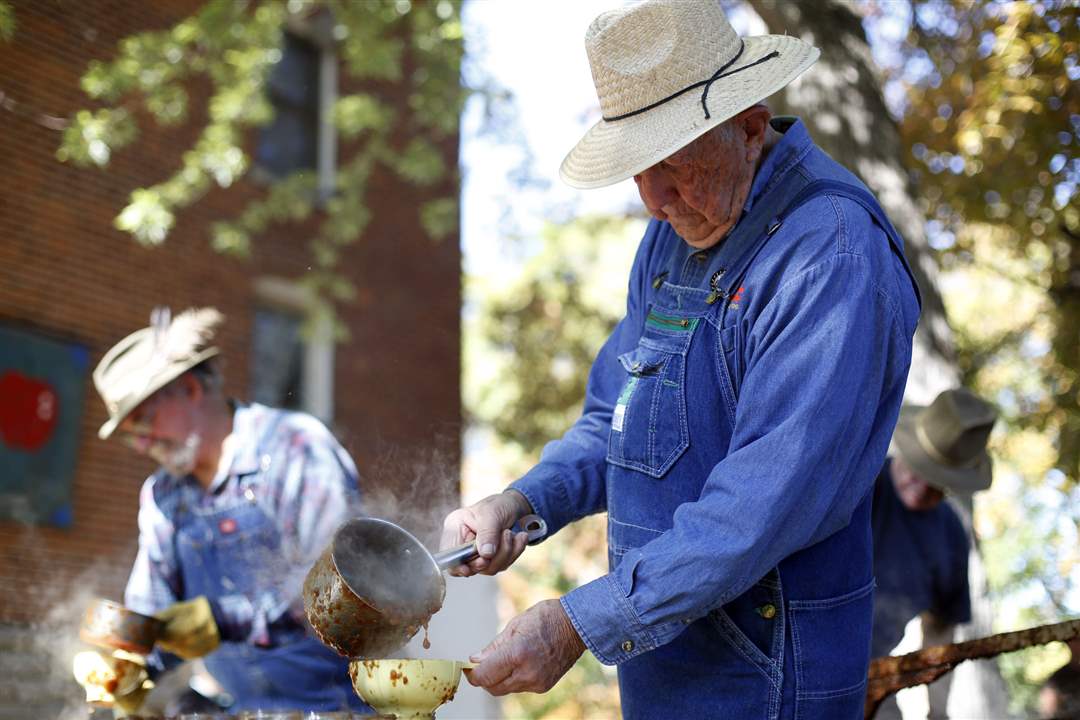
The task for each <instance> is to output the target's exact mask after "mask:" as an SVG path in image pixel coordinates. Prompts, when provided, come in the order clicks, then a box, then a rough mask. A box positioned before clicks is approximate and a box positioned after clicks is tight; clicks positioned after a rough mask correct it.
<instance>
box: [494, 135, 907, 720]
mask: <svg viewBox="0 0 1080 720" xmlns="http://www.w3.org/2000/svg"><path fill="white" fill-rule="evenodd" d="M773 155H774V157H772V160H771V166H770V168H769V172H766V173H764V177H761V178H759V179H760V181H761V182H762V183H767V184H766V185H765V187H763V188H759V197H758V199H757V200H756V201H755V203H754V204H753V206H752V207H751V209H750V210H749V211H748V213H747V214H745V215H744V217H743V219H742V220H740V222H739V224H738V225H737V226H736V227H735V229H734V230H733V232H732V234H731V235H729V237H728V238H726V239H725V241H724V242H723V243H721V244H720V245H718V246H716V247H714V248H712V249H710V250H708V251H702V252H697V251H694V249H693V248H691V247H689V246H687V245H686V243H684V242H683V241H682V240H681V238H679V237H678V236H677V235H676V234H675V233H674V231H673V230H672V229H671V227H670V225H668V224H666V223H652V224H651V225H650V231H649V234H647V237H646V240H645V241H643V243H642V249H641V250H640V251H639V256H638V258H637V260H635V271H634V273H635V276H634V277H632V279H631V288H630V299H629V302H628V315H627V318H626V319H624V320H623V322H622V323H620V326H619V328H617V329H616V331H615V333H614V334H613V336H612V338H611V339H609V341H608V343H607V344H606V345H605V347H604V349H603V350H602V351H601V353H600V355H599V356H598V358H597V361H596V364H595V365H594V368H593V372H592V374H591V376H590V387H589V391H588V397H587V399H586V407H585V413H584V415H583V417H582V418H581V420H579V421H578V423H577V424H576V425H575V427H574V428H573V429H572V430H571V431H570V432H568V433H567V435H566V436H564V438H563V439H562V440H560V441H556V442H555V443H552V444H551V445H549V446H548V447H547V448H545V452H544V455H543V457H542V460H541V463H540V464H539V465H538V466H537V467H536V468H534V469H533V470H532V471H530V473H529V474H527V475H526V476H525V477H524V478H522V479H521V480H519V481H518V482H517V483H515V484H514V487H515V488H517V489H519V490H520V491H521V492H523V493H524V494H525V496H526V497H527V498H528V499H529V500H530V502H531V503H532V505H533V507H534V508H535V509H536V511H537V512H538V513H540V514H541V515H542V516H544V517H545V519H546V520H547V521H548V524H549V527H552V528H553V529H558V528H559V527H561V526H562V525H564V524H565V523H566V522H569V521H570V520H572V519H574V518H575V517H579V516H581V515H584V514H588V513H590V512H596V511H599V510H602V509H605V508H606V510H607V511H608V551H609V563H610V567H611V573H609V574H608V575H606V576H604V577H602V578H600V579H598V580H596V581H593V582H591V583H588V584H586V585H583V586H582V587H580V588H577V589H575V590H573V591H571V592H570V593H568V594H567V595H566V596H564V597H563V599H562V604H563V607H564V609H565V610H566V611H567V614H568V616H569V617H570V619H571V622H572V623H573V624H574V627H575V629H577V631H578V633H579V634H580V635H581V636H582V638H583V640H585V642H586V644H587V645H588V647H589V649H590V650H591V651H592V652H593V653H594V654H595V655H596V656H597V657H598V658H599V659H600V660H601V661H602V662H605V663H609V664H617V665H618V670H619V686H620V695H621V700H622V712H623V716H624V717H627V718H642V719H644V718H659V717H686V718H738V719H739V720H743V719H746V720H758V719H760V720H776V719H777V718H785V719H789V718H798V719H799V720H843V719H844V718H849V719H852V720H853V719H854V718H860V717H862V705H863V694H864V691H865V681H866V670H867V665H868V662H869V648H870V630H871V617H872V599H873V584H874V583H873V575H872V562H871V534H870V523H869V517H870V495H869V490H870V488H871V486H872V483H873V479H874V477H875V476H876V475H877V472H878V470H879V469H880V467H881V463H882V461H883V460H884V457H885V453H886V450H887V447H888V442H889V438H890V437H891V434H892V429H893V426H894V425H895V422H896V418H897V414H898V413H899V408H900V402H901V398H902V395H903V388H904V383H905V381H906V376H907V369H908V365H909V363H910V354H911V336H912V333H913V332H914V328H915V323H916V320H917V316H918V299H917V290H916V289H915V287H914V280H913V279H912V278H911V274H910V269H909V268H908V266H907V263H906V261H905V260H904V259H903V251H902V243H901V241H900V239H899V237H898V236H897V235H896V233H895V231H894V230H893V229H892V226H891V225H889V223H888V221H887V220H886V219H885V218H884V215H883V214H882V213H881V212H880V209H879V208H878V206H877V203H876V202H875V201H874V200H873V198H872V197H871V196H870V195H869V193H867V192H866V191H865V189H864V188H862V187H861V185H858V184H857V183H858V181H857V180H855V179H854V177H853V176H851V175H850V174H849V173H847V172H846V171H844V170H843V169H842V168H840V167H839V166H838V165H836V163H834V162H833V161H832V160H831V159H829V158H828V157H827V156H826V155H825V154H824V153H822V152H821V151H820V150H817V149H816V148H815V147H813V146H812V143H811V142H810V140H809V137H808V136H807V135H806V132H805V129H804V128H802V126H801V124H797V123H796V124H795V125H794V126H792V127H790V129H788V133H787V135H786V136H785V138H784V140H782V141H781V144H779V145H778V146H777V148H776V149H775V150H774V152H773ZM760 174H761V173H759V175H760ZM823 180H825V181H826V182H825V183H824V184H822V183H821V181H823ZM837 181H841V182H837ZM757 182H758V179H756V180H755V183H757ZM804 192H805V194H802V193H804ZM823 193H826V194H827V195H828V197H827V198H826V199H825V201H822V198H823V195H822V194H823ZM811 200H816V202H814V203H813V207H811V206H810V205H808V203H810V201H811ZM784 208H788V210H787V211H786V212H780V211H781V210H782V209H784ZM860 208H863V209H860ZM799 210H803V212H799ZM789 215H790V216H791V217H790V219H789V217H788V216H789ZM871 218H873V220H871ZM849 224H850V226H849ZM874 226H876V227H877V228H878V230H876V231H873V232H872V231H871V228H872V227H874ZM852 231H854V232H852ZM815 253H816V254H815ZM808 352H809V353H812V354H811V355H810V356H809V357H807V356H806V355H805V353H808ZM819 357H820V365H818V364H816V363H817V360H818V358H819ZM757 363H767V366H768V367H767V369H761V368H759V367H756V366H755V364H757ZM601 478H602V479H601Z"/></svg>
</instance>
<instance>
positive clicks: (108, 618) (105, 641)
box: [79, 598, 165, 655]
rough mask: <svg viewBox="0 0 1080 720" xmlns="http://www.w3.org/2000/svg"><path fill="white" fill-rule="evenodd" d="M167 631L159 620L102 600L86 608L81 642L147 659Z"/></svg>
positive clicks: (81, 630)
mask: <svg viewBox="0 0 1080 720" xmlns="http://www.w3.org/2000/svg"><path fill="white" fill-rule="evenodd" d="M164 627H165V623H164V622H162V621H161V620H158V619H157V618H156V617H151V616H150V615H143V614H141V613H137V612H135V611H134V610H128V609H127V608H126V607H124V606H123V605H121V604H120V603H118V602H113V601H112V600H104V599H100V598H99V599H97V600H95V601H94V602H92V603H91V604H90V607H88V608H86V613H85V614H84V615H83V621H82V626H81V627H80V628H79V639H81V640H82V641H83V642H86V643H90V644H91V645H97V646H98V647H103V648H108V649H110V650H124V651H126V652H130V653H135V654H136V655H148V654H149V653H150V651H151V650H153V649H154V643H155V642H156V641H157V639H158V638H159V637H160V636H161V631H162V630H163V629H164Z"/></svg>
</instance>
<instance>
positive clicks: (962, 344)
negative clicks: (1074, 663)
mask: <svg viewBox="0 0 1080 720" xmlns="http://www.w3.org/2000/svg"><path fill="white" fill-rule="evenodd" d="M911 18H912V33H911V37H910V40H911V42H910V45H909V47H908V48H907V52H906V54H905V57H904V62H903V64H902V65H901V66H900V67H899V68H898V69H897V73H896V76H897V77H898V78H900V79H901V80H902V81H903V82H904V83H905V84H906V85H907V88H908V94H907V97H906V105H905V108H904V117H903V120H902V125H901V128H902V133H903V137H904V141H905V146H906V150H907V152H908V153H909V157H910V159H911V161H912V164H913V167H914V169H915V173H916V176H917V181H918V183H919V186H920V188H921V200H922V204H923V209H924V212H925V214H926V217H927V226H928V230H929V235H930V239H931V242H932V243H933V245H934V246H935V247H936V248H937V249H938V251H939V252H938V255H939V258H940V260H941V263H942V267H943V270H944V272H943V275H942V289H943V294H944V295H945V299H946V305H947V307H948V310H949V319H950V323H951V325H952V327H953V330H954V333H955V338H956V346H957V355H958V360H959V362H960V367H961V370H962V371H963V375H964V379H965V382H966V383H967V384H969V385H971V386H972V387H974V388H975V389H976V390H977V391H979V392H980V393H981V394H983V395H985V396H986V397H989V398H992V399H993V400H994V401H995V402H996V403H997V404H998V405H999V407H1000V408H1001V410H1002V414H1003V421H1004V422H1003V430H1004V432H1000V433H997V434H996V435H995V440H994V447H993V454H994V457H995V484H994V487H993V488H992V489H991V491H990V492H989V493H988V494H984V496H982V497H980V498H977V510H978V512H977V515H976V527H977V529H978V531H979V534H980V536H981V538H982V540H983V549H984V555H985V557H986V560H987V571H988V577H989V581H990V584H991V587H992V588H993V590H994V596H995V597H996V598H997V600H998V607H999V608H1002V609H1003V612H1000V614H999V616H998V622H999V624H1000V626H1001V629H1012V628H1015V627H1020V626H1030V625H1034V624H1038V623H1040V622H1049V621H1056V620H1059V619H1061V618H1062V617H1070V616H1075V615H1076V613H1077V612H1080V602H1078V601H1077V599H1076V592H1077V590H1078V589H1080V556H1078V554H1077V550H1076V548H1077V529H1076V528H1077V526H1076V518H1077V517H1080V494H1078V487H1080V486H1078V482H1077V481H1078V480H1080V374H1078V373H1080V330H1078V328H1080V206H1078V191H1077V184H1078V182H1080V153H1078V152H1077V147H1078V144H1080V90H1078V84H1077V80H1080V54H1078V51H1080V7H1078V6H1077V5H1076V4H1075V3H1069V2H1030V3H969V2H960V1H955V2H954V1H952V0H921V1H920V2H916V3H914V4H913V5H912V16H911ZM1061 660H1062V651H1061V650H1060V649H1053V648H1052V649H1049V650H1033V651H1030V652H1028V653H1025V654H1023V655H1020V654H1018V655H1016V656H1010V657H1007V658H1003V660H1002V668H1003V671H1004V673H1005V675H1006V678H1007V679H1008V680H1009V681H1010V686H1011V690H1012V693H1013V697H1014V701H1015V703H1014V710H1016V711H1022V710H1023V706H1024V705H1028V706H1030V703H1031V701H1032V700H1033V698H1034V694H1035V691H1036V689H1037V687H1038V684H1039V683H1040V682H1041V681H1042V680H1043V679H1045V677H1046V676H1047V675H1048V674H1049V672H1050V671H1052V670H1053V668H1054V666H1055V664H1057V665H1060V663H1061Z"/></svg>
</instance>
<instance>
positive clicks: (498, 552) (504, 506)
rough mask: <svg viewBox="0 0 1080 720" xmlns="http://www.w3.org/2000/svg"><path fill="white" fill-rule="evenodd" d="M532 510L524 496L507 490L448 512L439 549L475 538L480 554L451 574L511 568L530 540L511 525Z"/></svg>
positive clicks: (470, 573)
mask: <svg viewBox="0 0 1080 720" xmlns="http://www.w3.org/2000/svg"><path fill="white" fill-rule="evenodd" d="M532 511H533V509H532V506H531V505H530V504H529V501H528V500H526V499H525V496H524V495H522V494H521V493H519V492H518V491H517V490H507V491H506V492H502V493H499V494H498V495H489V496H488V497H486V498H484V499H483V500H481V501H480V502H478V503H476V504H474V505H470V506H469V507H464V508H460V509H458V510H455V511H454V512H452V513H450V514H449V515H447V516H446V520H445V521H444V522H443V532H442V540H441V541H440V543H439V549H440V550H447V549H449V548H454V547H457V546H458V545H461V544H463V543H466V542H469V541H470V540H475V541H476V543H477V545H478V547H479V550H480V557H478V558H476V559H475V560H473V561H472V562H470V563H469V564H467V565H458V566H457V567H456V568H451V569H450V570H449V573H450V574H451V575H456V576H458V577H469V576H470V575H476V574H477V573H480V574H482V575H494V574H495V573H498V572H502V571H503V570H505V569H506V568H508V567H510V566H511V565H512V564H513V563H514V561H515V560H517V559H518V556H519V555H521V553H522V552H523V551H524V550H525V545H526V544H527V543H528V542H529V536H528V534H527V533H524V532H519V533H516V534H515V533H514V532H512V531H511V530H510V528H511V527H513V525H514V523H516V522H517V521H518V520H520V519H521V518H523V517H525V516H526V515H528V514H530V513H531V512H532Z"/></svg>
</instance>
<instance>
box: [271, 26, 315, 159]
mask: <svg viewBox="0 0 1080 720" xmlns="http://www.w3.org/2000/svg"><path fill="white" fill-rule="evenodd" d="M267 94H268V95H269V96H270V103H271V104H272V105H273V106H274V119H273V120H272V121H270V124H269V125H267V126H265V127H264V128H263V129H262V132H261V133H259V141H258V145H257V146H256V149H255V159H256V161H257V162H258V163H259V165H260V166H261V167H262V168H264V169H265V170H267V171H268V172H269V173H270V174H271V175H272V176H273V177H274V178H282V177H285V176H286V175H289V174H291V173H294V172H297V171H299V170H315V168H316V166H317V164H318V147H319V142H318V140H319V50H318V48H317V47H315V45H314V44H312V43H310V42H308V41H306V40H303V39H302V38H299V37H297V36H296V35H294V34H292V33H285V38H284V40H283V42H282V44H281V60H279V61H278V62H277V64H276V65H274V68H273V69H272V70H271V71H270V77H269V79H268V82H267Z"/></svg>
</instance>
